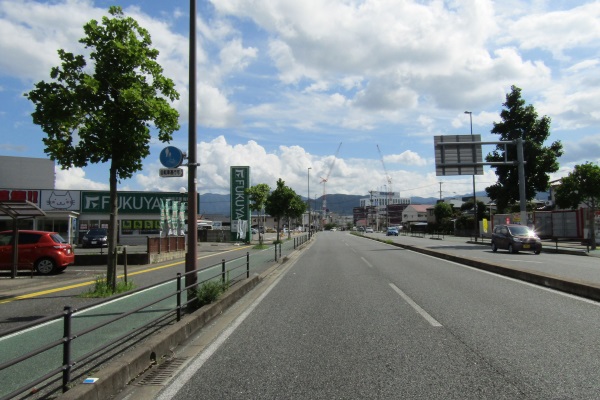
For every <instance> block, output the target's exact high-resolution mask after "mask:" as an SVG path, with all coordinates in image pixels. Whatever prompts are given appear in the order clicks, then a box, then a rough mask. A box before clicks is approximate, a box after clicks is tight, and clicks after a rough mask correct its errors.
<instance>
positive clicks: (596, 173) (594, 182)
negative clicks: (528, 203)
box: [554, 162, 600, 250]
mask: <svg viewBox="0 0 600 400" xmlns="http://www.w3.org/2000/svg"><path fill="white" fill-rule="evenodd" d="M554 198H555V201H556V205H557V206H559V207H560V208H572V209H577V208H579V206H580V205H581V204H585V205H587V206H588V208H589V216H588V217H589V227H590V232H591V233H590V240H591V244H590V245H591V248H592V250H595V249H596V226H595V225H596V224H595V218H594V217H595V215H596V210H597V208H598V204H599V202H600V167H599V166H598V165H596V164H592V163H589V162H588V163H585V164H582V165H576V166H575V168H574V169H573V172H571V173H570V174H569V175H568V176H566V177H564V178H562V180H561V183H560V185H559V186H558V187H557V188H556V191H555V196H554Z"/></svg>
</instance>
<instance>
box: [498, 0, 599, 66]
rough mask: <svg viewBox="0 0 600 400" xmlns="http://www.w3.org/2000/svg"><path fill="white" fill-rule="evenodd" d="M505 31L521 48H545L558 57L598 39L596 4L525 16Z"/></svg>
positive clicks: (591, 43)
mask: <svg viewBox="0 0 600 400" xmlns="http://www.w3.org/2000/svg"><path fill="white" fill-rule="evenodd" d="M575 27H576V29H574V28H575ZM508 32H510V33H511V38H512V39H513V40H514V41H515V42H517V43H519V47H520V48H522V49H526V50H531V49H542V50H546V51H548V52H551V53H553V54H554V56H555V57H556V58H559V59H560V58H564V57H568V55H567V54H565V53H566V52H567V51H571V50H572V49H573V48H577V47H590V46H593V47H596V43H597V42H598V40H600V3H598V2H591V3H588V4H583V5H581V6H579V7H574V8H572V9H569V10H560V11H553V12H539V13H535V14H531V15H526V16H524V17H522V18H520V19H518V20H516V21H515V22H514V23H512V24H511V26H510V28H509V29H508Z"/></svg>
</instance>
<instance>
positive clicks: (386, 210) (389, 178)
mask: <svg viewBox="0 0 600 400" xmlns="http://www.w3.org/2000/svg"><path fill="white" fill-rule="evenodd" d="M377 151H378V152H379V158H381V165H383V172H385V179H386V180H387V184H388V192H387V196H388V201H387V205H386V207H385V215H386V220H387V226H388V228H389V226H390V205H391V204H392V199H393V196H394V192H393V190H392V178H391V177H390V174H388V171H387V168H386V167H385V162H384V161H383V154H382V153H381V149H380V148H379V145H377Z"/></svg>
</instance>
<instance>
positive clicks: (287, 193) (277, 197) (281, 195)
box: [265, 178, 296, 241]
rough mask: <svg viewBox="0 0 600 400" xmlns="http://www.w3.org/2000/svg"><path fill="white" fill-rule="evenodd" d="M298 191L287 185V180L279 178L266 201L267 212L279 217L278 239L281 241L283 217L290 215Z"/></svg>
mask: <svg viewBox="0 0 600 400" xmlns="http://www.w3.org/2000/svg"><path fill="white" fill-rule="evenodd" d="M295 196H296V193H295V192H294V191H293V190H292V189H290V188H289V187H287V186H286V185H285V182H284V181H283V180H282V179H281V178H279V180H278V181H277V187H276V188H275V190H273V191H272V192H271V194H269V197H268V198H267V202H266V203H265V211H266V212H267V214H269V215H271V216H272V217H274V218H276V219H277V241H279V231H280V223H281V219H282V218H284V217H286V216H288V214H289V209H290V206H291V204H292V201H293V200H294V197H295Z"/></svg>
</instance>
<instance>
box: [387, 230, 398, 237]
mask: <svg viewBox="0 0 600 400" xmlns="http://www.w3.org/2000/svg"><path fill="white" fill-rule="evenodd" d="M385 235H386V236H398V229H396V228H388V229H387V233H386V234H385Z"/></svg>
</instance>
